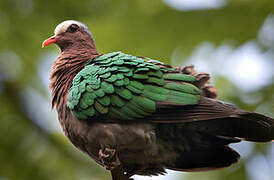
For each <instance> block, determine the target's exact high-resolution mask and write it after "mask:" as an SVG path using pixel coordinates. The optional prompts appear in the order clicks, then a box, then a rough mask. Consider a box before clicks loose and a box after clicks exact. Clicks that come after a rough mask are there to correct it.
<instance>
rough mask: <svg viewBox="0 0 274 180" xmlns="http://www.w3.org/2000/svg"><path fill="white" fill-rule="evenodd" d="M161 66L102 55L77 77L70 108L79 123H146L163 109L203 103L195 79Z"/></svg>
mask: <svg viewBox="0 0 274 180" xmlns="http://www.w3.org/2000/svg"><path fill="white" fill-rule="evenodd" d="M157 63H158V64H161V65H162V63H161V62H159V61H157V60H152V59H148V58H141V57H136V56H131V55H128V54H124V53H121V52H113V53H108V54H105V55H101V56H99V57H97V58H94V59H92V60H90V61H89V63H88V64H87V65H86V66H85V67H84V68H83V69H82V70H81V71H80V72H79V73H78V74H77V75H76V76H75V78H74V80H73V82H72V85H71V88H70V91H69V95H68V101H67V106H68V108H69V109H70V110H71V111H72V113H73V115H75V116H76V117H77V118H79V119H83V120H88V121H92V119H95V118H96V117H98V118H97V119H102V120H104V119H105V120H136V119H144V118H146V117H148V116H150V115H151V114H152V113H154V112H155V111H156V110H157V104H161V105H174V106H182V105H191V104H197V103H198V102H199V101H200V90H199V89H198V88H197V87H196V86H194V85H192V84H191V83H192V82H193V81H194V80H195V78H194V77H193V76H191V75H186V74H181V73H179V72H178V71H177V70H175V69H172V68H171V67H166V66H158V65H157Z"/></svg>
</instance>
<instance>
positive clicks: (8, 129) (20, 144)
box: [0, 0, 274, 180]
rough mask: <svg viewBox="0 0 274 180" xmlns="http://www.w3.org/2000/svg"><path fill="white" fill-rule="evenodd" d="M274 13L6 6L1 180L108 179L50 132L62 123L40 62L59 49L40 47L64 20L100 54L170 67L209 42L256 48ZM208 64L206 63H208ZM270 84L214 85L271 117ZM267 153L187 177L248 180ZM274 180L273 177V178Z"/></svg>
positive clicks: (256, 4)
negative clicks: (175, 57) (175, 58)
mask: <svg viewBox="0 0 274 180" xmlns="http://www.w3.org/2000/svg"><path fill="white" fill-rule="evenodd" d="M273 13H274V1H273V0H260V1H257V0H241V1H240V0H239V1H236V0H228V1H227V4H226V5H225V6H224V7H222V8H220V9H211V10H210V9H206V10H195V11H178V10H174V9H172V8H170V7H169V6H167V4H165V3H164V2H163V1H156V0H154V1H147V0H130V1H128V0H115V1H114V0H82V1H73V0H58V1H56V0H47V1H42V0H35V1H34V0H1V1H0V27H1V28H0V39H1V43H0V180H18V179H20V180H24V179H26V180H28V179H41V180H43V179H45V180H46V179H66V180H70V179H71V180H74V179H79V180H85V179H93V180H94V179H98V180H99V179H107V178H108V177H110V176H109V174H108V173H107V172H106V171H104V169H103V168H101V167H99V166H98V165H96V164H95V163H94V162H93V161H91V160H89V159H88V158H87V156H85V155H83V154H82V153H80V152H79V151H78V150H76V149H75V148H74V147H72V145H70V143H69V142H68V140H67V139H65V137H64V136H63V134H61V133H60V132H59V131H55V130H51V128H49V127H47V124H46V123H49V125H48V126H50V124H51V122H56V121H57V118H56V117H55V116H46V117H44V114H45V112H46V113H47V111H48V112H50V111H49V109H50V108H51V107H50V104H49V102H50V100H49V97H48V91H47V88H46V87H45V86H43V80H42V79H47V78H48V77H45V76H48V72H49V69H46V70H45V71H46V72H47V74H46V75H45V74H42V75H41V72H40V71H41V68H42V69H43V68H48V67H46V66H45V67H43V66H42V67H41V62H42V61H43V59H45V57H47V55H48V54H49V53H52V52H55V53H57V52H58V50H57V48H56V47H53V46H52V47H49V48H47V49H41V43H42V41H43V40H44V39H46V38H48V37H49V36H51V35H53V30H54V28H55V26H56V25H57V24H59V23H60V22H61V21H63V20H67V19H75V20H79V21H82V22H84V23H86V24H87V26H88V27H89V28H90V30H91V32H92V34H93V36H94V37H95V41H96V45H97V49H98V51H99V52H101V53H106V52H111V51H119V50H121V51H123V52H125V53H129V54H133V55H140V56H148V57H151V58H155V59H159V60H162V61H164V62H166V63H170V59H171V56H172V53H173V52H174V50H175V49H176V48H177V47H183V53H182V55H181V57H180V58H181V62H180V63H181V64H183V63H184V60H185V59H187V58H188V57H189V56H190V55H191V53H192V52H193V51H194V49H195V48H196V47H197V46H198V45H199V44H200V43H202V42H205V41H208V42H211V43H212V44H214V45H215V46H218V45H221V44H222V43H229V44H231V46H232V47H234V48H237V47H238V46H241V45H242V44H244V43H246V42H248V41H250V40H255V41H256V42H257V35H258V32H259V30H260V28H261V26H262V25H263V22H264V21H265V19H266V18H267V17H268V16H269V15H270V14H273ZM258 44H260V43H258ZM260 48H261V49H262V51H264V52H271V53H272V54H273V53H274V50H273V49H274V47H273V46H272V47H265V46H263V45H260ZM272 57H273V56H272ZM53 59H54V58H53ZM53 59H52V60H53ZM204 60H205V61H207V57H204ZM272 60H273V59H272ZM272 62H273V61H272ZM42 65H43V64H42ZM41 76H42V79H41ZM266 84H267V85H265V86H264V87H260V88H259V89H257V90H256V91H252V92H248V93H245V92H243V91H242V90H241V89H239V88H238V87H237V86H235V85H233V83H232V82H230V81H229V80H228V79H227V77H223V76H216V77H215V86H217V88H218V89H219V94H220V97H221V98H222V99H225V100H228V101H230V102H233V103H234V104H237V105H238V106H239V107H240V108H243V109H246V110H252V111H253V110H256V108H257V107H259V106H261V107H262V108H261V109H259V111H260V112H262V113H265V114H267V115H269V116H272V117H273V113H274V112H273V111H274V95H273V92H274V85H273V84H274V83H273V80H272V81H270V82H267V83H266ZM243 94H245V97H247V98H252V97H256V96H260V97H261V98H260V99H259V100H258V101H256V102H255V103H254V102H253V103H250V102H249V101H245V100H244V99H243V98H242V96H243ZM36 97H40V98H42V99H43V100H44V101H45V102H47V103H44V102H42V101H41V102H40V101H39V100H38V99H36ZM33 104H34V105H35V107H36V108H35V110H33V109H32V107H33V106H34V105H33ZM40 111H41V113H40ZM45 118H48V119H47V120H48V121H46V123H45V122H44V124H43V123H42V124H43V125H41V122H40V123H39V119H45ZM269 147H270V145H256V146H255V148H253V149H252V152H251V154H249V155H248V157H247V158H245V159H244V160H242V161H241V163H239V164H237V165H235V166H233V167H231V168H226V169H224V170H219V171H213V172H206V173H186V174H184V175H185V176H183V177H182V178H183V179H184V178H186V179H210V180H214V179H216V180H217V179H222V180H234V179H241V180H245V179H250V177H251V176H250V174H249V172H248V171H247V169H246V166H248V163H249V162H250V159H252V157H253V156H255V155H258V154H260V155H263V156H264V157H265V158H266V161H267V162H271V159H268V157H269V151H268V150H269ZM271 157H274V156H271ZM272 161H274V159H272ZM273 167H274V166H272V168H273ZM271 177H272V178H273V179H274V175H273V173H272V176H271ZM178 179H180V178H178Z"/></svg>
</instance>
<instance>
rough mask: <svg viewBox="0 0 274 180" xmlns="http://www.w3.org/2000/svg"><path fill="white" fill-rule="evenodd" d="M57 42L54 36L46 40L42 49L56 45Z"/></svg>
mask: <svg viewBox="0 0 274 180" xmlns="http://www.w3.org/2000/svg"><path fill="white" fill-rule="evenodd" d="M55 42H56V38H55V37H54V36H52V37H50V38H48V39H46V40H45V41H44V42H43V44H42V48H43V47H46V46H48V45H50V44H52V43H55Z"/></svg>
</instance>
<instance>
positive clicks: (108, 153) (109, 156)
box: [99, 148, 121, 170]
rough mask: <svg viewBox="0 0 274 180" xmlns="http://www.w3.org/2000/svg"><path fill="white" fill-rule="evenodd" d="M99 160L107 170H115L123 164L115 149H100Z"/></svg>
mask: <svg viewBox="0 0 274 180" xmlns="http://www.w3.org/2000/svg"><path fill="white" fill-rule="evenodd" d="M99 158H100V161H101V162H102V163H103V165H104V167H105V168H106V169H107V170H113V169H114V168H116V167H117V166H119V165H120V164H121V163H120V160H119V158H118V156H117V153H116V150H115V149H111V148H104V149H100V150H99Z"/></svg>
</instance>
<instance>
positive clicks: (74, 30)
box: [68, 24, 79, 33]
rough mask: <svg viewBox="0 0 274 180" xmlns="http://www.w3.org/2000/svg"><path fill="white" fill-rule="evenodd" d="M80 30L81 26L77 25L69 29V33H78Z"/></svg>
mask: <svg viewBox="0 0 274 180" xmlns="http://www.w3.org/2000/svg"><path fill="white" fill-rule="evenodd" d="M78 29H79V26H78V25H77V24H72V25H70V26H69V28H68V32H72V33H73V32H76V31H77V30H78Z"/></svg>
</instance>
